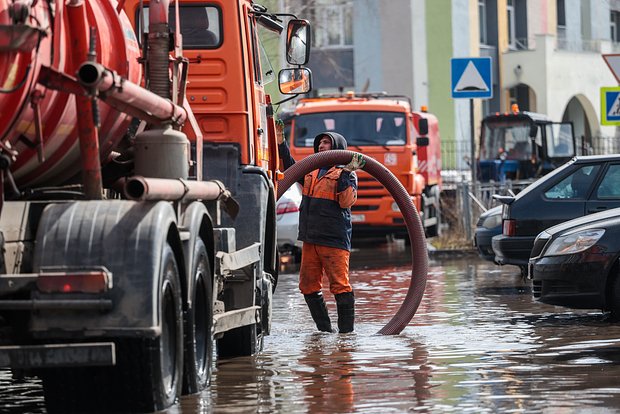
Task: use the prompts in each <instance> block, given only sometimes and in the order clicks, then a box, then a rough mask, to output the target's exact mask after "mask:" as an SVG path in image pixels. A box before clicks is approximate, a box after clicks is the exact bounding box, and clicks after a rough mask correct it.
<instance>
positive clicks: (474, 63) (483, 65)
mask: <svg viewBox="0 0 620 414" xmlns="http://www.w3.org/2000/svg"><path fill="white" fill-rule="evenodd" d="M492 63H493V62H492V59H491V58H490V57H468V58H452V59H451V60H450V73H451V76H450V77H451V80H452V82H451V83H452V88H451V89H452V98H454V99H459V98H468V99H469V119H470V123H471V125H470V133H471V149H470V167H471V181H472V184H475V182H476V137H475V130H476V129H475V125H474V99H475V98H480V99H490V98H492V97H493V72H492V70H491V68H492Z"/></svg>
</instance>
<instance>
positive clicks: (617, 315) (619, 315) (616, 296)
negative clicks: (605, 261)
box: [607, 264, 620, 320]
mask: <svg viewBox="0 0 620 414" xmlns="http://www.w3.org/2000/svg"><path fill="white" fill-rule="evenodd" d="M614 270H615V272H614V273H613V274H612V277H613V280H612V282H611V285H610V290H609V294H608V295H607V309H609V310H610V311H611V317H612V318H613V319H615V320H620V266H618V264H616V266H614Z"/></svg>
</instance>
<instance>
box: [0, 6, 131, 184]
mask: <svg viewBox="0 0 620 414" xmlns="http://www.w3.org/2000/svg"><path fill="white" fill-rule="evenodd" d="M31 3H33V2H32V1H30V0H17V1H13V0H0V90H1V92H2V93H0V141H1V142H2V143H3V144H7V143H8V144H10V146H11V147H12V148H13V149H15V150H17V152H18V155H17V159H16V161H15V162H14V163H13V165H12V167H11V170H12V172H13V176H14V178H15V181H16V182H17V184H18V185H20V186H33V185H46V186H47V185H58V184H62V183H64V182H66V181H67V180H69V179H71V178H72V177H74V176H76V175H77V174H78V173H79V172H80V162H79V158H80V149H79V142H78V125H77V111H76V104H75V100H76V99H75V96H74V95H72V94H69V93H65V92H62V91H57V90H52V89H47V88H45V87H44V86H43V85H42V84H40V83H38V82H37V81H38V79H39V75H40V73H41V70H42V68H44V67H47V68H51V69H52V70H54V71H56V72H60V73H64V74H67V75H69V76H71V77H75V73H76V71H77V69H78V67H79V65H80V64H81V63H83V62H84V61H86V60H87V56H86V54H85V53H84V55H83V56H79V55H80V54H78V53H75V51H76V50H79V48H76V45H77V44H79V43H82V44H88V39H85V37H88V34H87V33H86V31H85V30H79V29H76V27H75V25H71V24H69V13H71V12H73V11H74V10H75V9H72V7H78V8H79V7H84V9H79V10H80V12H81V10H85V14H86V20H87V23H86V24H85V27H94V28H95V31H96V59H95V60H96V61H97V62H98V63H100V64H102V65H103V66H105V67H106V68H109V69H111V70H114V71H116V72H117V73H118V74H119V75H121V76H122V77H123V78H125V79H127V80H129V81H131V82H133V83H140V80H141V77H142V72H141V71H142V68H141V65H140V64H139V63H138V60H137V59H138V57H139V55H140V48H139V45H138V42H137V40H136V36H135V33H134V31H133V28H132V27H131V25H130V22H129V20H128V18H127V16H126V15H125V14H124V12H123V11H120V12H117V10H116V8H117V2H116V1H114V0H99V1H93V0H91V1H83V0H71V1H69V2H68V3H67V2H65V1H63V0H52V1H36V2H34V6H32V7H31V6H30V4H31ZM16 4H17V6H16ZM52 6H53V7H54V11H53V15H52V14H51V13H50V9H51V7H52ZM15 16H18V17H15ZM20 16H21V17H20ZM20 18H21V20H22V21H21V22H20V21H19V19H20ZM38 97H40V98H38ZM37 101H38V103H37ZM98 107H99V113H100V125H101V127H100V129H99V142H100V146H99V147H100V156H101V160H102V162H105V160H106V159H107V158H108V156H109V154H110V153H111V152H112V150H113V149H114V148H115V147H116V146H117V144H118V143H119V141H120V140H121V139H122V138H123V135H124V133H125V131H126V130H127V127H128V126H129V123H130V122H131V117H130V116H129V115H127V114H123V113H120V112H118V111H116V110H114V109H112V108H111V107H110V106H108V105H107V104H105V103H104V102H102V101H101V100H99V101H98ZM37 112H39V113H40V125H41V132H40V133H39V134H37V132H36V129H37V128H36V124H37V122H36V118H37Z"/></svg>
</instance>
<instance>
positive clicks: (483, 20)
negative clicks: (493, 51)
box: [478, 0, 487, 45]
mask: <svg viewBox="0 0 620 414" xmlns="http://www.w3.org/2000/svg"><path fill="white" fill-rule="evenodd" d="M486 3H487V2H486V0H478V25H479V28H478V30H479V31H480V44H483V45H486V44H487V4H486Z"/></svg>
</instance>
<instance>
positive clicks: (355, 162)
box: [276, 122, 366, 333]
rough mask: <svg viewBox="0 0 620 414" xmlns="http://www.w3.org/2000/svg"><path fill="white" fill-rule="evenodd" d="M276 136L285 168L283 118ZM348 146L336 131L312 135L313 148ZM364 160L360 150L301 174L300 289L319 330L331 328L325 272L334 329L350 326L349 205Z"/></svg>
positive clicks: (352, 302) (286, 151) (288, 163)
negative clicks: (344, 161)
mask: <svg viewBox="0 0 620 414" xmlns="http://www.w3.org/2000/svg"><path fill="white" fill-rule="evenodd" d="M276 136H277V138H278V153H279V155H280V158H281V159H282V161H283V163H284V169H285V170H286V169H287V168H289V167H290V166H291V165H293V164H295V160H294V159H293V157H292V156H291V153H290V151H289V148H288V144H287V143H286V140H285V139H284V124H283V123H282V122H277V123H276ZM346 148H347V142H346V140H345V139H344V137H343V136H342V135H340V134H338V133H335V132H322V133H320V134H318V135H317V136H316V137H315V138H314V152H315V153H317V152H323V151H328V150H336V149H340V150H343V149H346ZM365 163H366V161H365V160H364V158H363V156H362V155H361V154H355V155H354V156H353V157H352V160H351V162H350V163H348V164H347V165H344V166H342V165H339V166H332V167H326V168H321V169H320V170H315V171H313V172H311V173H309V174H306V176H305V177H304V178H303V179H302V180H300V183H301V184H302V185H303V192H302V200H301V207H300V213H299V234H298V239H299V240H301V241H302V242H303V246H302V252H301V267H300V269H299V290H300V291H301V293H302V294H303V295H304V298H305V300H306V304H307V305H308V308H309V309H310V314H311V315H312V319H313V320H314V322H315V323H316V327H317V329H318V330H319V331H324V332H335V331H334V330H333V329H332V324H331V320H330V318H329V314H328V312H327V306H326V304H325V300H324V298H323V292H322V288H323V285H322V279H323V274H325V275H326V276H327V278H328V280H329V290H330V292H331V293H332V294H333V295H334V297H335V298H336V307H337V310H338V331H339V332H340V333H348V332H353V329H354V319H355V298H354V295H353V289H352V287H351V284H350V282H349V255H350V251H351V228H352V227H351V206H352V205H353V204H354V203H355V201H356V199H357V176H356V174H355V172H354V171H355V170H357V169H360V168H362V167H363V166H364V165H365Z"/></svg>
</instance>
